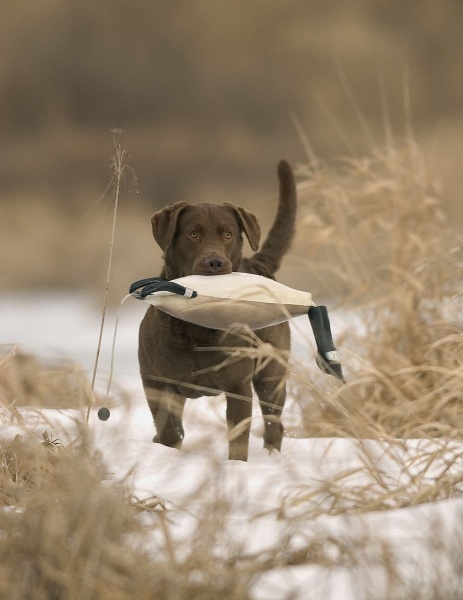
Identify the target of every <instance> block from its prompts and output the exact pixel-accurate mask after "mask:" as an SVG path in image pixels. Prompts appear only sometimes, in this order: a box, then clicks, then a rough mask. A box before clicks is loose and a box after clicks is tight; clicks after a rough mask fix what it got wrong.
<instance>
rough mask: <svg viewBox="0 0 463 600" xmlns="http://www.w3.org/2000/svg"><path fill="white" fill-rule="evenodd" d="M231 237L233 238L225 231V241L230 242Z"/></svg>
mask: <svg viewBox="0 0 463 600" xmlns="http://www.w3.org/2000/svg"><path fill="white" fill-rule="evenodd" d="M232 237H233V234H232V233H231V231H227V232H226V233H225V239H226V240H231V239H232Z"/></svg>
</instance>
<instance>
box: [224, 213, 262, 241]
mask: <svg viewBox="0 0 463 600" xmlns="http://www.w3.org/2000/svg"><path fill="white" fill-rule="evenodd" d="M224 206H227V207H229V208H231V209H232V210H233V212H234V213H235V217H236V220H237V221H238V223H239V224H240V225H241V229H242V230H243V231H244V233H245V235H246V237H247V238H248V241H249V245H250V246H251V249H252V250H253V251H254V252H256V251H257V250H258V249H259V242H260V225H259V221H258V220H257V217H256V215H253V214H252V213H250V212H248V211H247V210H244V208H241V207H239V206H235V205H234V204H230V203H228V202H225V203H224Z"/></svg>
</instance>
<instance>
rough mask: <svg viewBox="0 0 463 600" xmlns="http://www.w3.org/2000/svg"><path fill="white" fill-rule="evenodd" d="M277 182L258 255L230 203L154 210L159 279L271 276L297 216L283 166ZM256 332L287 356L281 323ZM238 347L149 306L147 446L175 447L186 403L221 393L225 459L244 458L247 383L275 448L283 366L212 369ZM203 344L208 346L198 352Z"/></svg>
mask: <svg viewBox="0 0 463 600" xmlns="http://www.w3.org/2000/svg"><path fill="white" fill-rule="evenodd" d="M278 177H279V181H280V199H279V205H278V211H277V215H276V218H275V221H274V223H273V226H272V228H271V230H270V232H269V234H268V236H267V239H266V240H265V242H264V243H263V245H262V248H261V250H260V251H257V250H258V247H259V239H260V227H259V223H258V221H257V218H256V217H255V216H254V215H253V214H251V213H249V212H247V211H245V210H244V209H242V208H239V207H237V206H234V205H233V204H223V205H221V206H218V205H214V204H198V205H191V204H187V203H186V202H178V203H177V204H174V205H173V206H168V207H166V208H164V209H163V210H161V211H159V212H157V213H155V214H154V215H153V217H152V219H151V222H152V227H153V235H154V238H155V240H156V242H157V243H158V244H159V246H160V247H161V249H162V250H163V252H164V268H163V271H162V276H163V277H166V278H167V279H175V278H177V277H183V276H186V275H221V274H225V273H231V272H232V271H241V272H245V273H256V274H258V275H264V276H265V277H270V278H273V274H274V273H275V272H276V271H277V270H278V268H279V267H280V263H281V259H282V258H283V256H284V254H285V253H286V252H287V250H288V249H289V247H290V244H291V240H292V238H293V235H294V231H295V218H296V186H295V182H294V176H293V172H292V169H291V167H290V165H289V164H288V163H287V162H285V161H281V162H280V163H279V165H278ZM243 233H244V234H245V235H246V237H247V239H248V241H249V244H250V246H251V248H252V250H254V252H255V254H254V255H253V256H252V257H251V258H243V257H242V256H241V253H242V247H243V238H242V234H243ZM256 333H257V334H258V336H259V338H260V339H261V340H262V341H263V342H267V343H270V344H272V345H273V346H275V347H276V348H278V349H280V350H282V351H289V347H290V335H289V326H288V324H287V323H283V324H281V325H276V326H273V327H268V328H266V329H260V330H259V331H257V332H256ZM244 345H246V342H245V341H244V339H243V338H242V337H239V336H237V335H232V334H224V333H223V332H220V331H217V330H213V329H206V328H204V327H199V326H197V325H193V324H191V323H187V322H185V321H181V320H179V319H176V318H174V317H171V316H169V315H167V314H166V313H164V312H162V311H160V310H158V309H156V308H154V307H153V306H151V307H150V308H149V309H148V311H147V313H146V315H145V317H144V319H143V321H142V323H141V325H140V339H139V362H140V372H141V376H142V381H143V386H144V389H145V393H146V397H147V400H148V404H149V407H150V409H151V413H152V415H153V418H154V423H155V426H156V431H157V436H156V437H155V438H154V441H157V442H160V443H161V444H165V445H166V446H171V447H175V448H181V445H182V440H183V427H182V414H183V407H184V404H185V400H186V398H198V397H199V396H204V395H217V394H219V393H220V392H224V393H225V395H226V400H227V422H228V428H229V431H230V432H231V433H230V439H229V458H230V459H237V460H247V456H248V444H249V430H250V423H249V421H250V417H251V412H252V389H251V381H252V383H253V384H254V389H255V391H256V393H257V395H258V397H259V402H260V406H261V410H262V414H263V417H264V424H265V432H264V447H265V448H268V449H269V450H272V449H276V450H280V448H281V441H282V436H283V426H282V424H281V422H280V416H281V413H282V410H283V406H284V403H285V398H286V389H285V384H284V380H285V377H286V369H285V368H284V366H283V365H282V364H280V363H277V362H276V361H272V362H271V363H270V364H268V365H267V366H265V367H264V368H262V369H260V370H259V369H257V370H256V369H255V365H254V361H253V360H252V359H250V358H245V357H243V358H242V359H240V360H239V361H237V362H231V361H230V362H229V363H228V364H227V365H226V366H225V367H223V368H220V369H218V370H214V369H213V367H215V366H217V365H219V364H221V363H222V362H223V361H224V360H225V359H226V358H227V356H228V354H227V353H226V351H225V350H224V351H219V350H217V347H218V346H219V347H224V348H230V347H234V348H235V347H240V346H244ZM207 347H213V348H214V349H213V350H210V351H204V348H207ZM199 348H201V351H198V349H199ZM240 424H241V426H239V425H240ZM238 426H239V427H238ZM235 428H236V429H235ZM232 430H234V431H232Z"/></svg>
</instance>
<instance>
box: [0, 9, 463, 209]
mask: <svg viewBox="0 0 463 600" xmlns="http://www.w3.org/2000/svg"><path fill="white" fill-rule="evenodd" d="M462 17H463V3H462V2H457V1H455V0H439V1H438V2H437V1H435V0H434V1H433V0H407V2H403V0H377V1H374V0H350V1H348V2H346V1H343V0H333V1H331V2H318V1H315V0H314V1H311V0H285V1H282V0H233V1H232V0H228V1H220V2H216V1H213V0H188V1H187V0H183V1H182V0H79V1H77V0H68V1H63V0H34V1H33V2H30V1H29V0H15V2H7V3H4V5H3V7H2V18H1V19H0V40H1V47H2V52H1V53H0V131H1V140H0V144H1V147H2V160H1V161H0V194H1V197H2V199H3V201H7V200H8V197H9V192H11V190H18V188H19V189H23V188H24V189H33V190H35V191H36V193H37V194H41V195H42V196H46V197H47V198H50V199H52V198H54V197H59V198H61V197H62V196H63V194H66V202H67V203H72V202H73V201H74V200H77V199H78V197H79V194H80V190H86V189H93V187H97V188H98V187H100V188H101V186H103V185H104V183H105V182H106V179H107V157H108V153H109V152H110V151H111V146H110V139H111V138H110V135H109V133H108V132H109V130H110V129H111V128H112V127H117V128H122V129H124V130H125V131H126V132H127V141H126V146H127V147H128V148H129V150H130V152H131V154H132V164H133V166H134V168H135V170H136V172H137V175H138V178H139V181H140V189H141V192H142V194H141V197H142V198H146V199H147V200H149V202H150V204H152V205H155V206H157V205H159V206H161V205H163V204H165V203H167V202H172V201H174V200H179V199H185V198H187V197H190V196H192V197H197V196H200V195H201V193H202V190H203V189H204V186H205V182H206V181H207V182H209V183H208V185H209V186H212V191H211V190H209V193H210V194H212V193H213V191H214V189H215V188H217V187H219V186H223V189H224V190H231V191H237V193H239V190H240V189H241V188H243V187H245V186H249V188H250V189H252V188H253V186H255V187H256V189H262V188H263V191H265V192H267V191H269V192H270V191H273V186H274V182H273V180H271V179H270V180H269V174H271V173H272V172H271V171H270V169H273V167H274V164H275V163H276V162H277V160H278V159H279V158H280V157H283V156H285V157H287V158H289V159H290V160H297V159H299V160H300V159H302V158H304V152H303V148H302V145H301V142H300V140H299V139H298V135H297V132H296V130H295V128H294V126H293V124H292V122H291V117H290V115H291V114H294V115H296V116H297V118H298V119H299V121H300V123H301V124H302V126H303V128H304V130H305V131H306V133H307V135H308V137H309V139H310V142H311V144H312V145H313V147H314V148H315V151H316V152H317V154H319V155H320V156H321V157H323V156H327V155H332V154H345V153H346V152H349V151H351V152H358V153H360V152H363V151H364V150H365V149H367V148H368V145H369V143H371V142H372V141H376V142H378V143H382V140H383V137H384V136H383V129H382V127H383V123H382V120H383V116H384V114H385V107H386V103H385V100H387V111H386V112H387V114H388V118H389V119H390V122H391V124H392V126H393V128H394V127H395V128H396V129H397V130H398V132H399V133H400V132H401V131H403V127H404V122H405V119H406V116H405V114H404V100H403V97H404V90H405V89H406V88H407V87H408V88H409V90H410V93H411V106H412V109H411V114H412V118H413V125H414V126H415V127H416V129H417V130H418V131H420V130H423V129H426V128H428V127H429V128H431V127H433V126H434V125H435V123H436V120H437V119H438V118H441V117H442V116H443V115H444V116H445V118H446V119H451V118H452V115H454V114H456V115H460V116H461V111H462V99H463V80H462V78H461V59H462V57H463V36H462V35H461V29H462V25H463V20H462ZM351 94H353V95H354V96H355V99H356V100H355V103H356V106H355V107H353V106H352V103H351V100H350V99H349V98H350V95H351ZM382 95H383V97H381V96H382ZM356 110H357V111H358V110H361V111H362V113H363V115H364V117H365V121H366V123H368V127H369V133H368V135H366V134H365V131H362V127H361V126H360V124H359V120H358V117H357V116H356ZM267 182H268V183H267ZM214 186H215V187H214Z"/></svg>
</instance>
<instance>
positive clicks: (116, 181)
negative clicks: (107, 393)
mask: <svg viewBox="0 0 463 600" xmlns="http://www.w3.org/2000/svg"><path fill="white" fill-rule="evenodd" d="M116 133H117V132H113V144H114V150H115V156H113V158H112V163H111V164H112V177H111V184H112V186H113V190H114V192H113V193H114V212H113V223H112V228H111V239H110V242H109V258H108V269H107V273H106V285H105V293H104V299H103V308H102V311H101V323H100V333H99V336H98V345H97V350H96V357H95V364H94V366H93V375H92V390H94V388H95V380H96V374H97V370H98V362H99V359H100V352H101V342H102V339H103V330H104V324H105V319H106V309H107V306H108V295H109V286H110V282H111V269H112V259H113V249H114V239H115V234H116V222H117V209H118V206H119V200H120V196H121V188H122V182H123V179H124V169H125V166H126V164H125V158H126V152H125V150H122V148H121V146H120V144H118V143H117V141H116ZM90 409H91V405H90V402H89V404H88V407H87V422H88V419H89V416H90Z"/></svg>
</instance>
